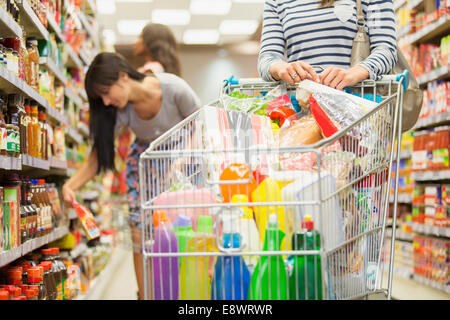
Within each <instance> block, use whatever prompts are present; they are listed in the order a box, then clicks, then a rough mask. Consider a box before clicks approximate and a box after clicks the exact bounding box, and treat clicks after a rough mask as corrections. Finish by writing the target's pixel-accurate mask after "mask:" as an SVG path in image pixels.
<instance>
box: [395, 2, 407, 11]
mask: <svg viewBox="0 0 450 320" xmlns="http://www.w3.org/2000/svg"><path fill="white" fill-rule="evenodd" d="M406 2H407V1H406V0H398V1H394V11H397V10H398V9H400V8H401V7H403V6H404V5H405V4H406Z"/></svg>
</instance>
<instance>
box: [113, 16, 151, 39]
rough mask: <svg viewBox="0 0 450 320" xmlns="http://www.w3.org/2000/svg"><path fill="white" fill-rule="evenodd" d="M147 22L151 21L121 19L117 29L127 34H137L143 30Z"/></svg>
mask: <svg viewBox="0 0 450 320" xmlns="http://www.w3.org/2000/svg"><path fill="white" fill-rule="evenodd" d="M147 23H149V21H148V20H119V21H118V22H117V29H118V30H119V33H120V34H123V35H125V36H136V35H139V34H140V33H141V32H142V29H144V27H145V26H146V25H147Z"/></svg>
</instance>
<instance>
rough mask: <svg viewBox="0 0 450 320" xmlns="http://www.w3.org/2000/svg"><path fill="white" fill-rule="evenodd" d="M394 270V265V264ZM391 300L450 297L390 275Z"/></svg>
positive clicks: (420, 284) (396, 275)
mask: <svg viewBox="0 0 450 320" xmlns="http://www.w3.org/2000/svg"><path fill="white" fill-rule="evenodd" d="M394 268H395V264H394ZM392 279H393V282H392V298H393V299H396V300H449V299H450V295H448V294H446V293H445V292H443V291H441V290H436V289H434V288H432V287H430V286H428V285H425V284H422V283H420V282H418V281H416V280H414V279H408V278H406V277H404V276H402V275H399V274H396V273H395V272H394V273H393V275H392ZM387 281H388V272H384V275H383V287H384V288H387Z"/></svg>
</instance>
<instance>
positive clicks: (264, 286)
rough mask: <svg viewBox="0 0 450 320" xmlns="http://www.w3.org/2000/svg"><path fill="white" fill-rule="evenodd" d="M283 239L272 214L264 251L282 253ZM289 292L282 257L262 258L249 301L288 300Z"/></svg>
mask: <svg viewBox="0 0 450 320" xmlns="http://www.w3.org/2000/svg"><path fill="white" fill-rule="evenodd" d="M266 180H267V179H266ZM264 181H265V180H264ZM283 238H284V232H283V231H281V230H280V229H279V227H278V219H277V215H276V214H271V215H270V216H269V220H268V222H267V228H266V231H265V238H264V246H263V251H280V246H281V242H282V240H283ZM287 292H288V279H287V272H286V267H285V264H284V261H283V258H282V257H281V255H271V256H264V255H263V256H260V258H259V261H258V264H257V265H256V268H255V271H254V272H253V274H252V279H251V286H250V292H249V300H286V299H287V297H288V294H287Z"/></svg>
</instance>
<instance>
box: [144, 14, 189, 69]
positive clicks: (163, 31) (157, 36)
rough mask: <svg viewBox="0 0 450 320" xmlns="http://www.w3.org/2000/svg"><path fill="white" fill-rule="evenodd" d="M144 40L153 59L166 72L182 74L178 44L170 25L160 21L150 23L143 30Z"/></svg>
mask: <svg viewBox="0 0 450 320" xmlns="http://www.w3.org/2000/svg"><path fill="white" fill-rule="evenodd" d="M141 35H142V42H143V43H144V46H145V49H146V50H147V51H148V52H149V53H150V55H151V57H152V59H153V60H155V61H158V62H159V63H161V65H162V66H163V67H164V72H168V73H173V74H176V75H177V76H181V70H180V59H179V57H178V45H177V41H176V39H175V36H174V35H173V32H172V31H171V30H170V29H169V27H167V26H165V25H163V24H159V23H149V24H147V25H146V26H145V27H144V29H143V30H142V34H141Z"/></svg>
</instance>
